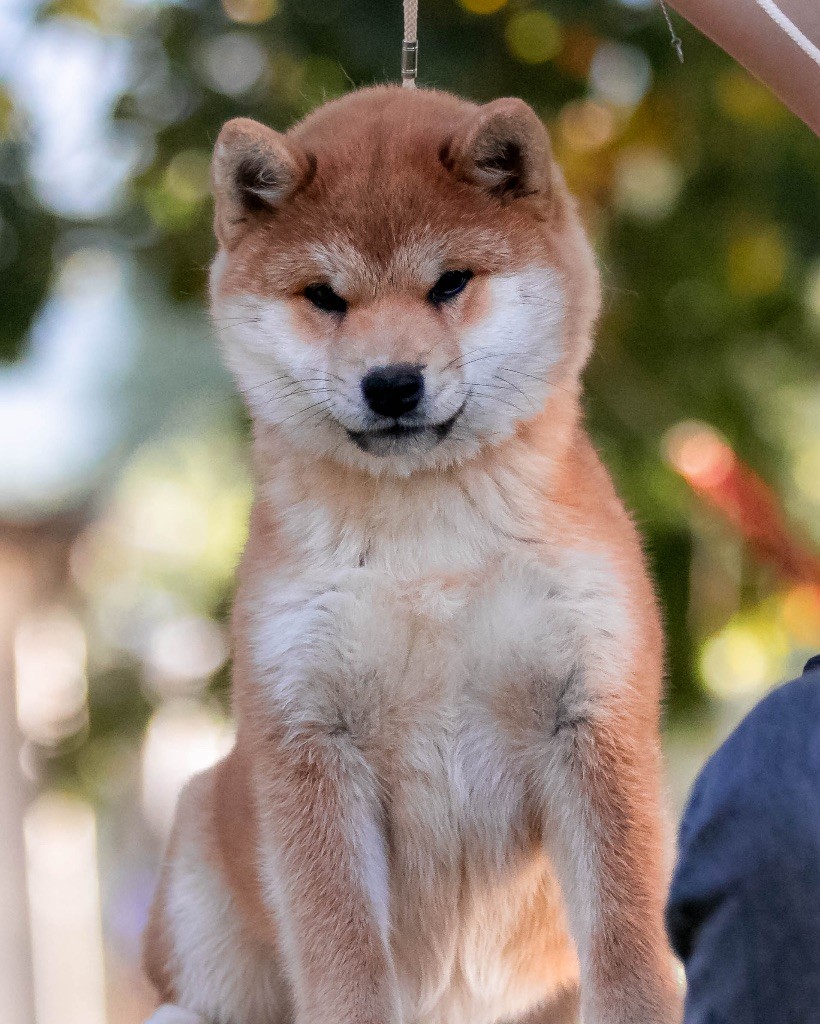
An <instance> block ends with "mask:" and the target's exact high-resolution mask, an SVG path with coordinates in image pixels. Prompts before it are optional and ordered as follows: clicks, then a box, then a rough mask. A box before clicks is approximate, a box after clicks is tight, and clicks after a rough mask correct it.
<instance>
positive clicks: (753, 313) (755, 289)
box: [0, 0, 820, 725]
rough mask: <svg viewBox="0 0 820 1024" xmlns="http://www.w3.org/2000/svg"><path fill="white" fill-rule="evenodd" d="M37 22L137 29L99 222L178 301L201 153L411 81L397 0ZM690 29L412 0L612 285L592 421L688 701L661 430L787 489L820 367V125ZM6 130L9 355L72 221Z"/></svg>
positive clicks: (201, 6)
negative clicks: (555, 168)
mask: <svg viewBox="0 0 820 1024" xmlns="http://www.w3.org/2000/svg"><path fill="white" fill-rule="evenodd" d="M673 16H674V15H673ZM40 17H41V19H45V20H48V19H73V20H79V21H82V22H83V23H85V24H87V25H89V26H91V27H92V28H93V29H94V30H95V31H98V32H100V33H122V34H125V35H126V36H127V37H128V38H129V40H130V44H131V48H132V50H131V52H132V67H131V72H130V84H129V85H128V87H127V89H126V91H124V92H123V93H122V95H120V96H119V98H118V99H117V102H116V104H115V105H114V107H113V109H112V110H111V118H112V122H113V123H115V125H116V128H117V130H118V131H122V132H125V133H126V134H127V135H128V136H129V137H132V138H134V139H138V140H141V143H140V144H141V146H142V154H141V155H142V160H141V166H140V169H139V171H138V173H137V174H136V175H135V176H134V177H133V178H132V179H131V180H129V181H127V182H126V183H125V187H124V191H123V194H122V196H121V198H120V200H119V201H118V202H117V203H116V204H115V205H114V206H113V208H112V209H111V210H110V211H108V212H106V213H105V214H104V215H102V216H101V217H99V218H98V219H97V221H96V222H95V223H96V226H98V227H100V228H104V229H105V231H106V232H107V233H108V235H109V236H113V237H114V238H116V240H117V244H119V245H121V246H123V247H126V248H127V249H128V250H130V251H132V252H133V253H134V255H135V258H136V259H137V260H138V261H139V263H140V264H141V265H142V266H143V267H144V268H145V270H146V271H150V273H151V274H153V275H154V277H155V278H156V280H157V281H158V282H159V283H160V285H161V288H162V289H163V290H164V291H165V292H166V294H167V295H168V296H169V297H170V298H171V299H172V300H173V301H174V302H177V303H179V304H181V305H182V306H187V305H191V306H197V305H199V304H201V303H202V302H203V295H204V286H205V277H206V269H207V264H208V261H209V258H210V255H211V253H212V252H213V240H212V235H211V207H210V202H209V199H208V158H209V150H210V147H211V146H212V144H213V142H214V139H215V137H216V135H217V133H218V131H219V128H220V125H221V124H222V122H223V121H225V120H226V119H228V118H230V117H233V116H236V115H245V116H250V117H255V118H258V119H260V120H262V121H265V122H266V123H268V124H271V125H273V126H275V127H277V128H280V129H284V128H287V126H288V125H290V124H291V123H293V121H294V120H295V119H297V118H299V117H301V116H302V115H304V114H305V113H306V112H307V111H309V110H310V109H312V108H313V107H314V106H315V105H316V104H318V103H320V102H322V101H323V100H324V99H327V98H330V97H333V96H336V95H339V94H341V93H343V92H344V91H346V90H348V89H351V88H353V87H355V86H360V85H367V84H371V83H374V82H381V81H386V80H394V79H395V78H396V76H397V71H398V58H399V41H400V38H401V10H400V3H399V0H392V2H390V3H386V2H385V0H278V2H276V3H274V0H226V9H223V8H221V7H220V6H218V5H217V4H216V3H214V2H211V0H209V2H204V0H189V2H186V3H181V4H169V5H165V4H148V5H144V6H143V5H139V6H134V7H130V6H128V5H120V4H118V3H117V0H55V2H54V3H52V4H51V5H49V6H48V7H46V8H44V9H43V10H42V11H41V12H40ZM677 27H678V30H679V33H680V34H681V35H682V36H683V40H684V50H685V62H684V63H683V64H680V63H679V61H678V59H677V56H676V54H675V52H674V50H673V48H672V46H671V43H670V38H669V33H668V29H667V27H666V25H665V23H664V21H663V18H662V17H661V14H660V11H659V9H658V8H656V7H654V6H648V5H646V4H643V3H640V2H635V0H633V2H632V3H619V2H616V0H550V2H545V0H538V2H531V0H507V2H503V0H463V2H462V3H459V2H456V0H427V2H424V0H422V3H421V20H420V38H421V50H420V54H421V56H420V76H421V83H422V84H423V85H427V86H433V87H436V88H443V89H448V90H452V91H455V92H458V93H461V94H464V95H466V96H469V97H472V98H474V99H476V100H480V101H483V100H489V99H492V98H494V97H497V96H499V95H508V94H515V95H518V96H521V97H523V98H524V99H526V100H527V101H528V102H529V103H531V104H532V105H533V106H534V107H535V109H536V110H537V111H538V113H539V114H540V115H541V116H542V117H543V118H544V119H545V121H546V122H547V123H548V124H549V125H550V127H551V130H552V137H553V143H554V148H555V152H556V155H557V157H558V159H559V160H560V162H561V163H562V165H563V166H564V167H565V170H566V173H567V176H568V179H569V181H570V183H571V186H572V188H573V189H574V191H575V192H576V194H577V195H578V196H579V200H580V202H581V205H582V209H583V211H584V214H585V217H586V219H587V221H588V223H589V226H590V230H591V231H592V233H593V235H594V238H595V241H596V246H597V250H598V252H599V254H600V262H601V268H602V274H603V280H604V294H605V304H604V306H605V308H604V315H603V320H602V325H601V331H600V340H599V345H598V350H597V353H596V355H595V357H594V359H593V361H592V364H591V366H590V369H589V371H588V376H587V381H588V398H587V406H588V415H589V422H590V425H591V428H592V431H593V434H594V437H595V438H596V441H597V443H598V445H599V446H600V448H601V449H602V451H603V454H604V457H605V459H606V461H607V462H608V464H609V465H610V466H611V467H612V469H613V471H614V473H615V475H616V478H617V480H618V483H619V486H620V488H621V490H622V492H623V493H624V495H625V496H626V498H627V500H628V502H629V503H630V505H631V506H632V508H633V509H634V510H635V514H636V517H637V520H638V522H639V524H640V526H641V529H642V530H643V532H644V535H645V537H646V540H647V546H648V550H649V552H650V556H651V558H652V561H653V564H654V568H655V572H656V576H657V579H658V582H659V589H660V592H661V595H662V597H663V599H664V605H665V609H666V615H667V620H668V632H669V651H670V675H671V681H672V689H671V694H672V698H671V699H672V701H673V705H674V706H676V707H678V708H683V707H686V706H689V707H692V706H693V705H694V704H695V703H696V702H697V700H698V692H699V691H698V689H697V687H696V683H695V678H696V673H695V670H694V664H693V663H694V658H695V653H696V651H695V646H694V643H693V639H692V624H691V615H690V613H691V607H690V593H689V586H690V584H689V580H690V574H691V572H690V570H691V559H692V546H693V544H692V537H691V530H690V523H689V516H688V513H689V509H690V496H689V495H688V494H687V493H686V490H685V485H684V484H683V483H682V481H681V480H680V479H679V478H678V477H677V476H676V475H675V474H674V473H673V471H672V470H671V469H670V468H669V467H668V466H667V465H666V463H665V462H664V460H663V457H662V453H661V439H662V438H663V435H664V432H665V431H667V430H668V429H669V428H670V427H671V426H672V425H674V424H675V423H677V422H679V421H681V420H684V419H692V418H695V419H700V420H705V421H707V422H709V423H710V424H712V425H713V426H714V427H715V428H717V429H718V430H719V431H720V432H722V433H723V434H724V435H725V436H726V437H727V438H728V440H729V441H730V443H731V444H732V445H733V446H734V447H735V449H736V450H737V451H738V452H739V453H740V454H741V455H742V456H743V458H744V459H746V460H747V461H748V462H749V463H751V464H752V465H753V466H754V467H755V468H756V469H757V470H758V471H759V472H760V473H762V475H763V476H764V477H766V478H768V479H769V480H770V481H771V482H772V483H774V485H775V486H776V487H777V488H778V489H779V490H781V491H782V492H787V491H788V490H789V488H790V487H791V486H792V485H791V483H790V480H789V477H788V474H789V463H788V462H787V460H786V458H785V456H786V452H787V449H788V445H787V443H786V441H785V440H784V438H783V436H782V433H781V432H779V430H778V427H777V411H778V404H777V403H778V396H780V395H782V394H783V393H785V392H786V391H788V389H790V388H794V387H798V388H799V387H805V386H806V384H807V382H811V380H812V378H813V377H814V376H815V375H816V372H817V365H818V363H817V356H818V321H817V310H816V309H814V310H812V307H811V303H810V302H809V301H807V298H806V296H807V294H808V290H809V289H810V284H811V280H812V279H813V278H812V275H816V274H817V273H818V266H820V264H818V260H820V201H818V200H820V158H819V157H818V145H817V140H816V139H815V137H814V136H813V135H812V134H811V133H810V131H809V130H808V129H807V128H806V127H805V126H803V125H802V124H800V123H798V122H797V121H796V120H795V119H794V118H793V117H792V116H791V115H790V114H789V113H788V112H786V111H785V110H784V109H783V108H782V107H781V106H780V105H779V104H778V102H777V101H776V100H774V99H773V98H772V97H771V96H770V94H769V93H768V92H767V91H766V90H765V89H764V88H763V87H762V86H761V85H759V84H758V83H757V82H755V81H754V80H753V79H751V78H750V77H749V76H748V75H746V74H745V72H743V71H742V70H741V69H739V68H738V67H737V66H736V65H734V64H733V62H732V61H731V60H730V59H729V58H728V57H727V56H726V55H725V54H723V53H722V52H720V51H718V50H717V49H716V48H715V47H714V46H712V45H711V44H710V43H708V42H707V41H706V40H704V39H703V38H702V37H700V36H699V35H698V34H697V33H696V32H695V31H694V30H693V29H690V28H688V27H687V26H685V25H682V24H680V23H678V26H677ZM0 135H2V137H3V138H4V141H3V142H2V143H0V211H2V218H3V221H2V223H3V224H4V225H5V227H6V229H7V230H10V232H11V233H13V237H14V239H15V246H14V251H13V253H12V255H11V257H10V259H9V261H8V262H7V263H6V265H5V266H4V268H3V271H2V274H0V305H2V310H3V312H2V318H0V347H1V348H2V355H3V356H4V357H5V358H7V359H13V358H16V357H17V356H18V355H19V353H20V352H21V351H22V349H23V346H24V342H25V337H26V330H27V328H28V327H29V325H30V323H31V319H32V316H33V315H34V313H35V312H36V310H37V308H38V307H39V305H40V304H41V302H42V301H43V298H44V296H45V295H46V293H47V290H48V287H49V282H50V279H51V276H52V261H53V260H54V259H55V244H56V242H57V240H58V239H59V237H60V236H61V234H62V233H64V232H65V231H66V230H68V229H69V228H70V227H72V224H70V223H69V222H68V221H67V220H66V219H64V218H61V217H60V216H58V215H57V214H56V213H54V212H52V211H51V210H50V209H49V208H48V207H47V206H46V205H45V204H44V203H43V202H42V201H39V200H38V199H37V198H36V192H35V191H34V189H33V187H32V185H31V183H30V182H29V181H28V180H27V176H26V164H25V150H26V144H27V136H26V127H25V125H24V124H22V123H21V119H20V118H19V117H16V115H15V112H14V110H13V109H11V108H10V101H9V99H8V97H7V96H5V95H4V96H0ZM817 287H818V288H820V285H818V286H817ZM818 302H820V299H818ZM205 343H206V342H203V344H205ZM795 507H796V509H797V511H798V513H799V511H800V504H799V502H797V503H796V505H795ZM749 572H751V573H752V576H753V579H757V577H756V576H755V575H754V574H755V573H756V572H757V570H755V569H754V568H753V567H752V568H750V569H749ZM764 583H765V581H764ZM764 583H760V585H761V586H763V585H764ZM755 585H757V584H755ZM753 589H754V588H753ZM226 603H227V595H226V594H224V595H222V597H221V598H220V600H219V601H215V603H214V608H213V609H212V611H213V612H215V613H218V614H224V609H225V606H226ZM112 671H113V670H112ZM97 685H98V687H99V690H100V692H103V691H104V692H106V693H109V694H115V693H116V694H119V695H120V696H119V698H118V700H119V701H120V702H121V701H123V700H125V701H126V702H127V701H129V700H130V702H131V703H130V704H127V706H126V705H125V704H119V705H117V706H114V705H112V708H111V709H109V710H112V714H111V716H109V718H108V719H107V721H108V724H109V725H111V724H112V723H114V722H116V721H117V719H118V717H119V716H120V715H122V716H127V715H133V714H135V709H134V707H133V706H132V705H133V700H132V699H131V698H127V697H125V696H124V695H123V688H122V687H121V686H119V685H117V686H115V685H109V684H108V683H106V682H105V681H104V680H103V679H102V677H101V678H100V680H99V681H98V684H97ZM137 717H139V718H140V719H142V717H144V716H141V715H140V716H137Z"/></svg>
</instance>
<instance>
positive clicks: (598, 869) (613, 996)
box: [545, 704, 682, 1024]
mask: <svg viewBox="0 0 820 1024" xmlns="http://www.w3.org/2000/svg"><path fill="white" fill-rule="evenodd" d="M649 718H650V716H648V715H647V714H646V712H645V711H643V712H642V711H641V710H640V709H637V708H630V709H620V710H618V711H612V710H607V709H604V708H598V709H597V710H592V711H591V710H590V705H589V704H587V706H586V707H585V708H584V711H583V713H581V712H576V711H573V710H572V709H571V708H561V709H560V710H559V714H558V717H557V720H556V722H555V726H554V733H553V736H552V738H551V744H550V746H551V756H550V759H549V769H548V770H549V779H548V784H547V786H546V789H547V790H548V792H547V793H546V795H545V800H546V816H545V830H546V834H545V840H546V842H547V846H548V848H549V850H550V852H551V854H552V856H553V859H554V861H555V864H556V867H557V869H558V873H559V876H560V879H561V883H562V887H563V890H564V894H565V898H566V902H567V910H568V914H569V919H570V926H571V928H572V931H573V933H574V937H575V940H576V943H577V946H578V953H579V957H580V961H581V1007H582V1018H583V1020H584V1022H585V1024H677V1022H678V1021H679V1020H680V1018H681V999H682V996H681V992H680V988H679V986H678V984H677V982H676V977H675V971H674V962H673V959H672V955H671V952H670V949H669V945H668V941H667V939H666V934H665V930H664V925H663V905H664V897H665V892H666V871H665V855H664V834H663V832H664V830H663V824H662V822H663V818H662V810H661V799H660V775H661V768H660V754H659V749H658V743H657V737H656V734H655V726H654V724H653V723H652V722H651V721H650V720H649Z"/></svg>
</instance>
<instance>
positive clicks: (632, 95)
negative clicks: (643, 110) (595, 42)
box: [589, 42, 652, 107]
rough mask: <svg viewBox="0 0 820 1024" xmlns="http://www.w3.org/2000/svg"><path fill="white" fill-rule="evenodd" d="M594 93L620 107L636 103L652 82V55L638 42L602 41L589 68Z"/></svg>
mask: <svg viewBox="0 0 820 1024" xmlns="http://www.w3.org/2000/svg"><path fill="white" fill-rule="evenodd" d="M589 81H590V85H591V86H592V91H593V93H594V94H595V95H596V96H597V97H599V98H600V99H603V100H607V101H608V102H609V103H612V104H614V105H615V106H617V107H635V106H637V105H638V104H639V103H640V102H641V100H642V99H643V98H644V96H645V95H646V93H647V92H648V91H649V87H650V86H651V84H652V68H651V65H650V63H649V58H648V57H647V56H646V54H645V53H644V52H643V50H639V49H638V47H637V46H630V45H628V44H626V43H613V42H606V43H601V45H600V46H599V47H598V49H597V50H596V51H595V56H594V57H593V58H592V63H591V64H590V68H589Z"/></svg>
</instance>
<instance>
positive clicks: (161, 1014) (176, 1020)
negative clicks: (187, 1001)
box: [145, 1003, 206, 1024]
mask: <svg viewBox="0 0 820 1024" xmlns="http://www.w3.org/2000/svg"><path fill="white" fill-rule="evenodd" d="M145 1024H206V1021H205V1018H204V1017H200V1015H199V1014H198V1013H192V1012H191V1010H185V1009H183V1008H182V1007H181V1006H172V1005H171V1004H170V1003H165V1004H164V1005H163V1006H160V1008H159V1009H158V1010H157V1012H156V1013H155V1014H153V1015H152V1016H151V1017H149V1018H148V1020H147V1021H146V1022H145Z"/></svg>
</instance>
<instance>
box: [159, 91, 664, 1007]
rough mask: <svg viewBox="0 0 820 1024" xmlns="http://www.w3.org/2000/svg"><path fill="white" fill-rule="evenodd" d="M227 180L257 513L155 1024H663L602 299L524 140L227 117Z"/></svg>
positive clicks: (231, 294) (162, 901) (654, 640)
mask: <svg viewBox="0 0 820 1024" xmlns="http://www.w3.org/2000/svg"><path fill="white" fill-rule="evenodd" d="M391 125H392V126H393V127H392V128H391ZM396 126H400V127H398V128H397V127H396ZM214 178H215V182H216V187H215V193H216V231H217V236H218V239H219V241H220V251H219V254H218V256H217V257H216V259H215V261H214V264H213V268H212V274H211V304H212V312H213V317H214V321H215V324H216V326H217V329H218V332H219V335H220V339H221V343H222V348H223V352H224V354H225V359H226V362H227V364H228V366H229V367H230V369H231V371H232V372H233V374H234V376H235V379H236V381H237V386H238V388H239V391H240V392H241V394H242V395H243V397H244V399H245V402H246V404H247V407H248V409H249V411H250V414H251V417H252V419H253V428H254V437H253V451H254V472H255V485H256V500H255V503H254V509H253V513H252V517H251V523H250V532H249V540H248V545H247V549H246V552H245V555H244V556H243V560H242V564H241V566H240V569H239V576H238V588H237V596H236V603H235V609H234V619H233V633H234V684H233V698H234V709H235V713H236V718H237V742H236V747H235V749H234V750H233V751H232V753H231V754H230V755H229V756H228V757H227V758H226V759H225V760H224V761H223V762H220V764H218V765H216V766H215V767H214V768H213V769H211V771H210V772H208V773H205V774H204V775H202V776H200V777H198V778H196V779H194V780H193V781H192V783H191V784H190V785H189V787H188V788H187V789H186V791H185V793H184V795H183V798H182V800H181V803H180V808H179V812H178V817H177V823H176V826H175V830H174V835H173V838H172V841H171V844H170V846H169V850H168V853H167V855H166V863H165V868H164V871H163V875H162V879H161V882H160V885H159V889H158V893H157V898H156V900H155V904H154V908H153V911H152V916H151V922H150V925H149V930H148V936H147V942H146V966H147V969H148V972H149V975H150V976H151V978H152V980H153V982H154V984H155V985H156V987H157V990H158V995H159V998H160V1000H161V1001H162V1005H161V1006H160V1008H159V1009H158V1010H157V1013H156V1014H155V1015H154V1017H153V1018H152V1019H151V1024H502V1022H506V1024H516V1022H520V1024H573V1022H576V1021H577V1019H578V1013H579V1010H580V1012H581V1013H582V1015H583V1019H584V1021H585V1024H676V1022H679V1020H680V1012H681V1009H680V1003H681V998H680V992H679V991H678V987H677V985H676V982H675V974H674V970H673V963H672V959H671V954H670V951H669V949H668V946H667V942H666V939H665V934H664V928H663V919H662V908H663V902H664V887H665V883H666V871H667V866H666V846H665V827H664V823H663V819H662V814H661V809H660V808H661V791H660V754H659V740H658V718H659V702H660V695H661V673H662V661H663V651H662V641H661V636H660V628H659V623H658V613H657V608H656V604H655V599H654V595H653V593H652V587H651V584H650V582H649V580H648V577H647V574H646V569H645V566H644V560H643V556H642V553H641V549H640V544H639V541H638V539H637V536H636V534H635V531H634V528H633V526H632V523H631V522H630V520H629V517H628V515H627V514H626V513H625V511H624V509H623V507H622V505H621V503H620V501H619V500H618V498H617V496H616V494H615V492H614V490H613V488H612V485H611V482H610V480H609V477H608V475H607V474H606V471H605V470H604V468H603V467H602V465H601V463H600V461H599V460H598V457H597V455H596V453H595V451H594V449H593V447H592V445H591V444H590V442H589V439H588V438H587V436H586V434H585V432H584V428H583V423H582V416H581V409H580V373H581V370H582V367H583V364H584V361H585V360H586V357H587V355H588V352H589V349H590V347H591V332H592V330H593V325H594V318H595V315H596V311H597V304H598V285H597V277H596V273H595V266H594V261H593V259H592V256H591V252H590V250H589V246H588V244H587V242H586V239H585V238H584V235H583V232H582V230H581V228H580V224H579V222H578V218H577V214H576V212H575V209H574V205H573V203H572V200H571V198H570V197H569V195H568V194H567V192H566V189H565V187H564V185H563V182H562V179H561V176H560V172H559V171H558V169H557V168H556V167H555V165H554V164H553V162H552V159H551V156H550V153H549V144H548V140H547V138H546V134H545V133H544V130H543V128H542V127H541V126H540V124H539V122H538V121H537V119H536V118H535V115H534V114H533V113H532V111H530V110H529V108H527V107H526V106H525V105H524V104H522V103H521V102H520V101H514V100H500V101H497V102H496V103H494V104H488V105H487V106H485V107H478V106H475V105H473V104H469V103H467V102H465V101H462V100H458V99H456V98H454V97H451V96H447V95H446V94H443V93H435V92H425V91H423V90H415V91H409V90H401V89H394V88H380V89H373V90H364V91H362V92H360V93H355V94H352V95H351V96H349V97H346V98H345V99H344V100H341V101H337V102H335V103H331V104H328V105H326V106H325V107H323V108H321V109H320V110H319V111H317V112H316V113H314V114H313V115H311V117H309V118H308V119H306V120H305V121H304V122H303V123H302V124H300V125H297V126H296V127H295V128H294V129H293V130H292V131H291V132H289V133H288V134H287V135H278V134H277V133H275V132H273V131H271V130H270V129H267V128H264V127H263V126H261V125H256V124H255V123H254V122H250V121H244V120H238V121H234V122H230V123H229V124H228V125H227V126H226V127H225V129H224V130H223V133H222V135H221V136H220V142H219V144H218V147H217V151H216V156H215V172H214ZM376 181H377V182H378V191H377V192H376V191H375V182H376ZM376 194H378V196H379V197H380V199H379V202H369V201H364V199H363V197H366V196H373V195H376ZM453 280H455V281H457V282H458V287H457V288H456V289H455V290H454V291H452V294H447V295H446V296H445V297H444V298H440V297H439V293H438V292H437V291H436V289H437V288H438V287H439V285H438V284H437V282H451V281H453ZM319 287H321V288H322V289H324V291H319V292H317V290H316V289H317V288H319ZM327 289H330V292H328V290H327ZM311 296H313V298H311ZM328 296H329V297H328ZM314 299H315V300H316V301H314ZM393 364H399V366H400V368H403V369H402V373H405V375H406V373H407V372H408V371H407V368H408V367H409V368H410V369H411V370H412V372H413V373H415V374H416V375H417V377H418V380H419V381H420V382H421V383H420V384H419V386H418V392H417V395H416V397H415V398H414V399H413V402H412V403H411V406H412V407H408V411H407V412H404V411H401V412H399V413H398V414H396V415H392V414H391V415H390V416H388V415H387V414H385V413H383V412H379V411H378V409H377V407H376V406H374V404H373V401H372V399H371V398H370V397H368V392H367V389H366V387H365V378H366V376H367V374H368V373H369V372H370V371H372V370H373V369H374V368H379V369H380V370H381V369H384V368H385V367H387V369H388V370H389V369H390V367H391V366H392V365H393ZM403 379H404V378H403ZM403 408H404V407H402V409H403Z"/></svg>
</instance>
